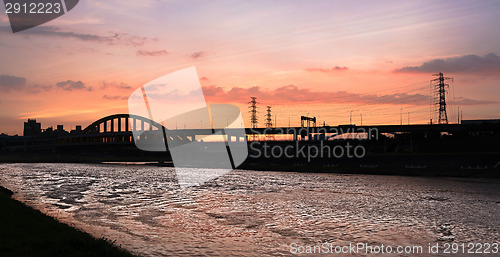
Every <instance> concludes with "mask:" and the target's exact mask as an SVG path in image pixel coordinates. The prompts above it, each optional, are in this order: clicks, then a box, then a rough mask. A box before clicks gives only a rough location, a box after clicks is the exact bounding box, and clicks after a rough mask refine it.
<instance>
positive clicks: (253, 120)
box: [248, 96, 259, 128]
mask: <svg viewBox="0 0 500 257" xmlns="http://www.w3.org/2000/svg"><path fill="white" fill-rule="evenodd" d="M250 98H251V99H252V100H251V101H250V102H248V103H249V104H250V106H248V108H250V111H249V112H250V114H251V115H250V124H251V127H252V128H257V125H258V124H259V119H258V118H257V113H258V111H257V97H253V96H252V97H250Z"/></svg>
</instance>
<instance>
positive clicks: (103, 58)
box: [0, 1, 500, 134]
mask: <svg viewBox="0 0 500 257" xmlns="http://www.w3.org/2000/svg"><path fill="white" fill-rule="evenodd" d="M499 7H500V3H498V2H495V1H474V2H470V1H437V2H436V1H430V2H427V1H425V2H420V1H419V2H411V3H409V2H404V3H402V2H394V1H381V2H376V3H374V2H369V1H355V2H349V3H347V2H331V1H315V2H312V3H311V2H307V3H304V2H301V1H286V2H285V1H273V2H267V1H254V2H251V3H245V2H243V3H238V4H234V3H233V2H228V1H217V2H210V3H208V2H197V1H147V2H136V1H106V2H105V3H103V2H99V1H82V2H80V3H79V5H78V6H77V7H75V8H74V9H73V10H72V11H71V12H69V13H67V14H66V15H64V16H62V17H60V18H58V19H56V20H54V21H51V22H49V23H47V24H45V25H43V26H40V27H37V28H33V29H30V30H27V31H24V32H19V33H16V34H13V33H12V32H11V31H10V27H9V22H8V20H7V15H6V14H5V13H4V11H3V10H4V9H2V12H1V14H0V35H1V38H2V40H1V41H0V59H1V60H2V62H1V63H0V90H1V92H2V96H1V97H0V108H1V110H2V112H1V114H0V130H1V131H0V133H1V132H3V133H7V134H21V133H22V124H23V122H24V121H25V120H27V119H28V118H33V119H37V120H38V121H41V122H42V123H43V124H46V125H44V127H45V126H46V127H48V126H54V127H55V126H56V125H57V124H61V123H62V124H64V125H65V127H67V128H74V127H75V126H76V125H82V126H83V127H85V126H86V125H88V124H90V123H91V122H93V121H95V120H97V119H99V118H101V117H104V116H107V115H110V114H114V113H127V99H128V96H129V95H130V94H131V93H132V92H133V91H134V90H135V89H137V88H138V87H140V86H141V85H143V84H145V83H147V82H149V81H151V80H153V79H155V78H157V77H160V76H162V75H164V74H167V73H171V72H174V71H176V70H180V69H183V68H185V67H189V66H196V68H197V70H198V74H199V76H200V82H201V84H202V86H203V88H204V93H205V97H206V98H207V100H208V102H213V103H217V102H228V103H233V104H236V105H237V106H238V107H240V109H241V112H242V113H243V114H244V120H245V123H247V122H248V124H245V125H246V127H249V114H248V113H247V110H248V108H247V102H248V101H249V99H250V96H256V97H257V101H259V102H260V105H259V106H260V107H261V108H260V113H259V115H260V116H259V118H260V120H261V123H262V124H261V126H263V125H264V122H263V121H264V116H265V110H264V108H265V106H267V105H270V106H273V113H274V114H276V115H277V123H278V126H287V125H288V123H289V121H290V122H291V123H292V126H294V125H298V124H300V116H301V115H310V116H316V117H318V121H319V122H320V123H323V122H326V123H327V124H332V125H336V124H348V123H349V122H350V118H351V112H353V114H352V115H353V116H352V117H353V118H352V119H353V120H355V123H358V124H359V122H360V120H361V115H362V119H363V123H364V124H399V123H400V120H401V119H403V120H404V123H406V121H407V116H409V117H408V118H410V117H411V121H410V122H411V123H421V124H425V123H428V122H429V119H430V118H431V117H432V115H431V113H432V111H431V110H430V103H429V100H430V98H429V81H430V80H431V79H434V78H435V77H433V76H432V75H433V74H435V73H438V72H444V73H445V75H446V76H448V77H453V78H454V82H453V83H450V86H451V87H450V96H451V98H452V99H453V98H454V99H455V101H454V102H450V103H449V104H450V105H449V120H450V122H456V121H457V115H456V114H457V110H456V108H457V107H458V106H460V109H461V110H462V111H463V112H464V119H475V118H478V119H479V118H484V119H487V118H498V115H497V111H498V108H499V107H500V104H499V102H498V101H497V100H496V97H495V96H496V95H497V94H498V93H500V92H499V91H500V88H499V87H498V83H499V82H500V75H498V74H500V72H499V71H500V57H499V55H500V47H499V46H498V44H497V43H496V42H498V41H499V40H500V34H499V33H494V32H496V31H498V28H497V26H496V24H498V23H499V21H500V18H499V17H500V15H498V12H499V11H498V10H500V9H499ZM492 32H493V33H492ZM402 113H403V114H404V118H401V117H400V116H401V114H402Z"/></svg>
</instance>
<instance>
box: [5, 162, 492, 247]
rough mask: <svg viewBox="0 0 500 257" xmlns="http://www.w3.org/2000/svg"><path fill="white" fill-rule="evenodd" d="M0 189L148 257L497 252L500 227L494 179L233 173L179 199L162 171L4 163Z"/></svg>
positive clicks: (170, 175) (170, 173) (169, 172)
mask: <svg viewBox="0 0 500 257" xmlns="http://www.w3.org/2000/svg"><path fill="white" fill-rule="evenodd" d="M0 184H1V185H4V186H6V187H8V188H11V189H12V190H13V191H15V192H16V193H17V194H16V196H15V197H17V198H18V199H21V200H23V201H25V202H27V203H28V204H30V205H32V206H35V207H36V208H38V209H41V210H43V211H44V212H46V213H48V214H50V215H52V216H55V217H57V218H59V219H60V220H62V221H64V222H67V223H70V224H73V225H75V226H77V227H80V228H82V229H84V230H85V231H88V232H90V233H92V234H94V235H95V236H102V235H104V236H106V237H108V238H111V239H113V240H116V242H117V243H118V244H121V245H122V246H123V247H125V248H127V249H129V250H131V251H133V252H136V253H140V254H141V255H144V256H179V255H189V256H192V255H210V256H211V255H219V256H228V255H231V256H289V255H290V252H289V250H290V248H289V245H290V244H291V243H293V242H295V243H298V244H302V245H314V244H319V243H323V242H330V243H335V244H338V245H339V244H348V243H349V242H354V243H357V242H363V243H369V244H382V243H383V244H388V245H424V246H427V244H428V243H432V242H452V241H453V242H478V241H482V242H492V241H498V235H499V231H498V228H499V225H500V221H499V220H498V219H497V217H498V214H499V213H500V212H499V211H500V197H499V196H500V186H499V185H500V181H499V180H491V179H454V178H416V177H415V178H411V177H396V176H368V175H335V174H313V173H291V172H290V173H287V172H261V171H232V172H230V173H228V174H226V175H224V176H222V177H219V178H217V179H216V180H212V181H210V182H208V183H205V184H203V185H200V186H196V187H189V188H186V189H181V188H180V187H179V185H178V184H177V179H176V175H175V172H174V170H173V168H167V167H161V168H159V167H153V166H146V165H128V166H127V165H90V164H5V165H0ZM384 256H390V255H384ZM394 256H397V255H394ZM401 256H404V255H401ZM435 256H438V255H435ZM443 256H446V255H443Z"/></svg>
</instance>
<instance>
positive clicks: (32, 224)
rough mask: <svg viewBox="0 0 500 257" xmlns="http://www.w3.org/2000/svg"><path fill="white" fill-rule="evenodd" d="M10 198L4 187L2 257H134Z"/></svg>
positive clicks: (0, 190) (1, 191) (0, 208)
mask: <svg viewBox="0 0 500 257" xmlns="http://www.w3.org/2000/svg"><path fill="white" fill-rule="evenodd" d="M10 196H11V193H10V192H9V191H8V190H7V189H5V188H2V187H0V256H6V257H15V256H36V257H41V256H47V257H48V256H50V257H56V256H65V257H66V256H75V257H76V256H134V255H132V254H130V253H128V252H127V251H125V250H123V249H120V248H119V247H117V246H115V245H113V243H112V242H110V241H109V240H106V239H102V238H101V239H96V238H94V237H92V236H91V235H89V234H87V233H85V232H82V231H80V230H78V229H75V228H73V227H70V226H68V225H66V224H64V223H60V222H58V221H57V220H55V219H54V218H52V217H49V216H47V215H45V214H43V213H41V212H40V211H38V210H35V209H32V208H30V207H28V206H26V205H24V204H22V203H20V202H18V201H16V200H14V199H11V198H10Z"/></svg>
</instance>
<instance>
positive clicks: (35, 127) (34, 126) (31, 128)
mask: <svg viewBox="0 0 500 257" xmlns="http://www.w3.org/2000/svg"><path fill="white" fill-rule="evenodd" d="M41 133H42V124H41V123H40V122H36V119H33V120H32V119H28V122H25V123H24V131H23V136H25V137H27V136H28V137H29V136H38V135H40V134H41Z"/></svg>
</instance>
